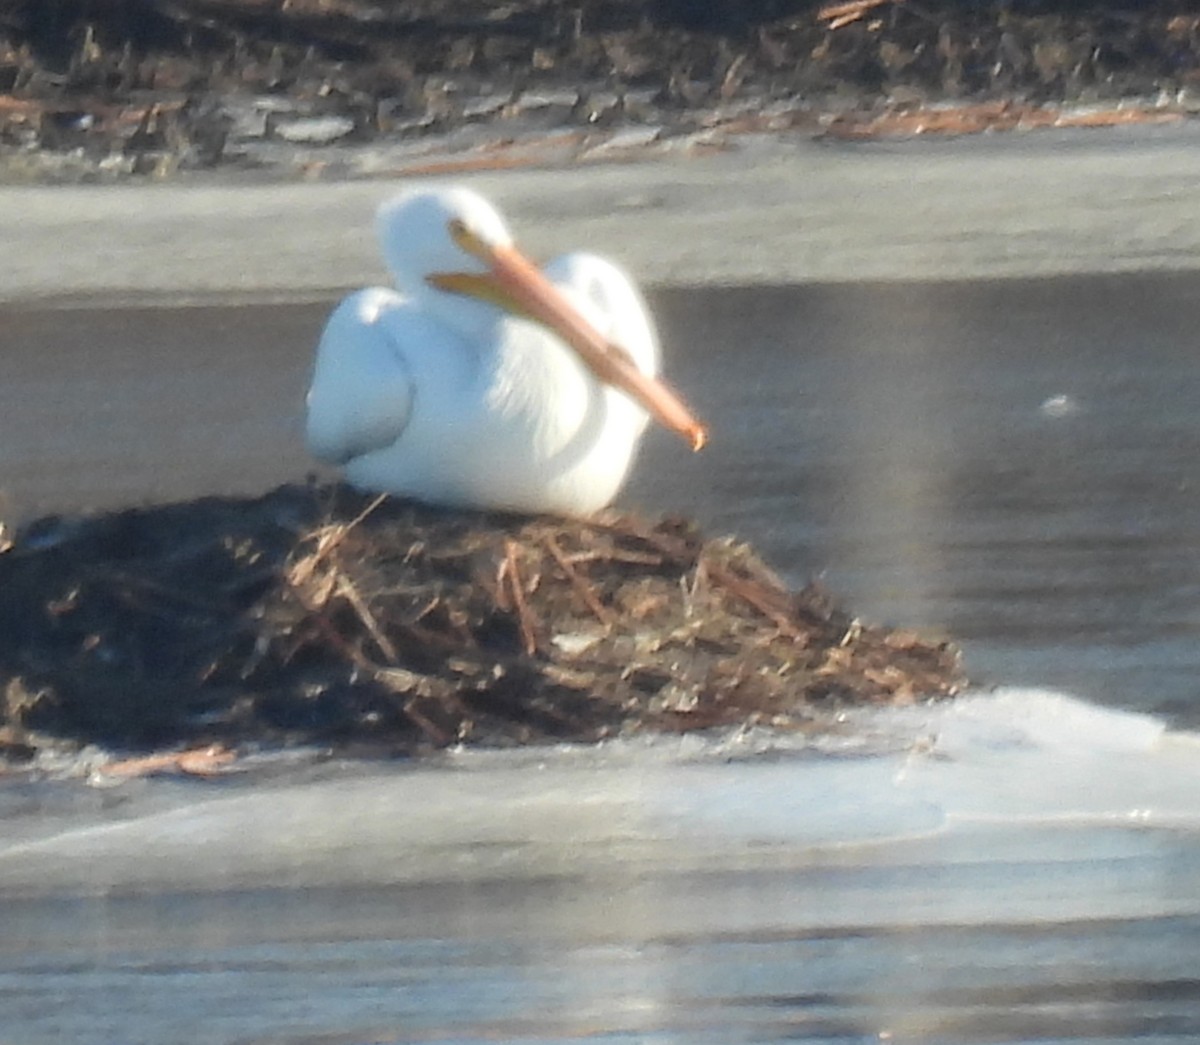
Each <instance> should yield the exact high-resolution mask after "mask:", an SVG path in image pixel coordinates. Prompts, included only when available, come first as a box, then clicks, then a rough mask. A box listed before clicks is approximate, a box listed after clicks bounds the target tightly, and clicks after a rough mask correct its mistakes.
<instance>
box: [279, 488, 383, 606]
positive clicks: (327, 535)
mask: <svg viewBox="0 0 1200 1045" xmlns="http://www.w3.org/2000/svg"><path fill="white" fill-rule="evenodd" d="M387 497H388V495H387V494H385V493H381V494H380V495H379V496H378V497H376V498H375V499H374V500H373V501H371V503H370V504H368V505H367V506H366V507H365V508H364V509H363V510H362V511H361V512H359V513H358V514H357V515H356V516H355V517H354V518H353V519H351V520H350V521H349V522H348V523H345V524H344V525H341V526H324V527H322V528H321V529H320V530H318V531H317V534H319V535H320V536H319V537H318V538H317V550H316V551H314V552H313V553H312V554H311V555H310V556H308V557H307V558H305V559H301V560H300V561H299V562H298V563H295V564H294V565H293V566H292V569H291V570H290V572H289V575H288V582H289V583H290V584H291V585H292V586H293V587H299V586H300V585H302V584H304V583H306V582H307V581H308V580H309V579H310V578H311V577H312V575H313V573H314V572H316V569H317V567H318V566H319V565H320V564H321V562H322V561H323V560H324V559H325V558H326V557H327V556H328V555H329V553H330V552H331V551H333V550H334V549H335V548H336V547H337V546H338V545H339V544H341V543H342V541H344V540H345V539H346V535H347V534H348V533H350V531H351V530H353V529H354V528H355V527H356V526H358V525H359V524H360V523H361V522H362V521H363V520H364V519H365V518H366V517H367V516H368V515H370V514H371V513H372V512H373V511H375V509H376V508H378V507H379V506H380V505H381V504H383V502H384V501H386V500H387ZM317 534H314V536H316V535H317Z"/></svg>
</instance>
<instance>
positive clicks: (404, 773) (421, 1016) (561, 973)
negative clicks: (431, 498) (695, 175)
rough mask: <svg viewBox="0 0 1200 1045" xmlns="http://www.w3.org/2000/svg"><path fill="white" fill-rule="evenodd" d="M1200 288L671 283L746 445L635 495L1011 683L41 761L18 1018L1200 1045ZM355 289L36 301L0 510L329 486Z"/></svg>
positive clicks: (11, 869)
mask: <svg viewBox="0 0 1200 1045" xmlns="http://www.w3.org/2000/svg"><path fill="white" fill-rule="evenodd" d="M1198 292H1200V277H1197V276H1191V275H1171V276H1167V275H1144V276H1137V277H1130V276H1124V277H1119V278H1117V277H1112V278H1108V277H1105V278H1076V279H1063V280H1042V281H1036V282H1022V281H1013V282H1003V283H991V284H981V283H964V284H957V285H955V284H941V285H899V286H841V287H804V288H795V287H789V288H760V289H752V290H746V289H737V290H733V289H730V290H720V289H717V290H706V291H689V292H681V291H674V292H663V293H660V294H659V295H657V296H656V298H655V307H656V310H657V312H658V314H659V315H660V317H661V323H662V327H663V333H664V338H665V341H666V343H667V346H668V369H669V372H670V373H671V374H672V376H673V378H674V380H675V383H676V384H677V385H678V386H679V387H680V388H681V389H682V390H683V391H684V392H685V393H686V394H687V396H688V398H689V399H690V400H691V401H692V403H693V404H694V405H695V406H696V408H697V410H698V411H699V412H700V413H701V414H702V415H703V416H704V417H705V419H706V420H707V421H708V423H709V425H710V428H711V431H712V435H713V438H712V443H711V446H710V448H709V449H708V450H706V451H705V452H704V453H703V454H700V455H696V456H691V455H688V454H686V452H685V451H683V450H681V448H680V447H679V446H678V445H677V441H675V440H672V439H670V438H669V437H667V436H660V435H657V434H655V435H652V436H651V437H650V439H649V440H648V441H647V445H646V448H645V450H644V452H643V455H642V458H641V460H640V462H639V466H638V470H637V473H636V475H635V477H634V479H633V481H632V482H631V484H630V486H629V487H628V489H627V491H626V493H625V495H624V497H623V501H624V503H625V504H627V505H630V506H635V507H640V508H643V509H645V510H647V511H653V512H663V511H674V512H682V513H685V514H688V515H691V516H694V517H696V518H698V519H699V520H700V521H701V522H702V523H704V524H705V526H706V527H707V528H708V529H710V530H712V531H717V532H735V533H737V534H739V535H741V536H744V537H747V538H749V539H751V540H753V541H754V542H755V543H756V544H757V545H758V546H759V547H760V548H761V549H762V550H763V551H764V553H765V554H766V555H767V557H768V558H769V559H770V560H771V561H772V562H773V563H774V564H775V565H776V566H777V567H778V568H779V569H780V570H781V571H782V572H784V573H785V574H786V575H788V576H789V577H790V578H791V579H793V580H795V581H802V580H804V579H806V578H808V577H809V576H813V575H819V576H821V577H822V578H823V579H824V581H825V583H826V584H827V585H828V586H829V587H830V588H832V589H833V590H834V591H836V592H838V593H839V594H840V595H842V596H844V597H845V598H846V599H847V601H848V602H849V603H850V604H851V605H852V606H853V607H854V609H855V610H856V611H857V612H858V613H860V614H861V615H862V616H863V617H864V618H868V619H875V620H886V621H889V622H892V623H897V624H903V625H910V626H916V627H921V628H924V629H931V630H934V631H938V632H944V633H945V634H947V635H949V636H952V637H954V638H955V639H957V640H959V641H960V642H961V643H962V644H963V646H964V648H965V651H966V657H967V664H968V667H969V668H970V669H971V670H972V673H973V674H974V675H975V676H976V677H978V678H980V679H982V680H983V681H984V682H988V683H992V684H995V685H998V686H1000V687H1001V689H1000V692H999V693H998V694H997V695H995V696H990V695H986V694H984V695H980V696H979V697H977V698H969V699H968V700H967V701H966V702H965V703H964V704H963V705H962V709H961V710H957V711H953V712H939V713H936V714H935V713H933V712H930V713H928V714H927V715H926V717H924V718H920V717H919V716H920V715H923V714H926V713H925V712H921V711H918V712H914V715H917V716H918V717H917V718H903V717H901V718H899V719H895V720H893V719H887V718H886V716H881V717H876V718H871V719H869V720H867V719H864V720H861V721H858V720H856V721H853V722H850V723H848V726H847V735H846V736H845V737H843V738H841V739H840V740H839V741H838V743H837V744H836V745H833V746H830V747H827V748H824V749H820V750H816V749H813V748H811V747H805V746H804V745H802V744H800V745H796V746H792V747H789V746H788V745H787V744H783V743H778V742H775V741H772V740H770V739H764V738H762V737H755V738H746V737H721V738H711V739H707V740H697V741H694V742H688V743H678V744H674V745H673V746H672V745H671V744H666V745H657V746H655V745H650V746H648V747H646V748H645V749H636V748H635V749H625V748H620V747H618V748H617V749H615V750H613V751H611V752H606V753H601V754H599V755H591V754H580V753H572V752H570V751H555V752H547V753H545V754H544V755H534V756H528V755H525V756H521V755H496V756H453V757H451V758H449V759H447V760H445V761H444V762H442V763H439V764H437V765H434V766H427V767H423V768H415V769H414V768H412V767H405V766H366V767H363V766H351V765H338V764H333V765H327V766H321V767H313V766H300V767H297V768H295V769H294V770H287V769H282V770H281V769H278V768H276V769H273V770H271V773H270V774H269V775H268V776H266V777H265V778H264V777H261V776H260V777H256V778H255V779H254V780H252V781H246V780H232V781H227V782H224V783H221V784H180V783H175V782H170V781H148V782H137V783H132V784H127V785H123V786H121V787H117V788H107V789H94V788H85V787H83V786H82V785H79V784H77V783H70V784H48V783H27V784H20V785H17V784H9V785H6V786H5V787H3V788H0V815H3V817H4V821H5V823H6V824H7V826H8V829H7V832H6V837H7V839H8V840H9V841H8V842H6V843H5V844H4V845H3V846H0V897H4V903H3V908H2V914H0V917H2V918H3V921H4V924H3V929H2V931H0V1043H3V1045H10V1043H11V1045H18V1043H42V1042H61V1041H87V1042H92V1041H95V1042H114V1043H116V1042H121V1043H134V1042H147V1043H150V1042H166V1041H196V1042H214V1043H215V1042H221V1043H226V1042H229V1043H232V1042H322V1043H324V1042H339V1043H340V1042H373V1041H379V1042H408V1041H463V1042H467V1041H485V1040H486V1041H495V1040H502V1041H539V1042H544V1041H578V1040H588V1041H652V1042H668V1041H671V1042H674V1041H712V1042H733V1041H778V1040H801V1041H820V1042H825V1041H828V1042H845V1041H850V1042H859V1041H862V1042H866V1041H880V1040H887V1041H898V1042H947V1043H951V1042H984V1041H988V1042H991V1041H1005V1042H1018V1041H1038V1042H1050V1041H1055V1042H1057V1041H1071V1042H1102V1041H1103V1042H1113V1041H1133V1040H1136V1041H1147V1042H1153V1041H1191V1040H1195V1039H1196V1038H1197V1037H1200V965H1198V964H1197V960H1196V958H1195V955H1196V953H1197V949H1198V947H1200V834H1198V833H1197V831H1198V829H1200V759H1197V757H1196V755H1197V753H1200V740H1197V738H1195V737H1194V736H1193V735H1192V734H1190V733H1188V732H1187V731H1186V730H1187V729H1188V728H1189V727H1192V726H1195V725H1196V724H1198V723H1200V671H1198V670H1197V669H1198V667H1200V644H1198V643H1197V642H1196V632H1197V627H1196V625H1197V618H1198V615H1200V608H1198V607H1200V535H1198V531H1197V525H1196V523H1197V520H1198V519H1200V514H1198V512H1197V509H1198V508H1200V474H1198V472H1200V464H1198V463H1197V462H1200V421H1198V420H1197V417H1196V410H1195V404H1196V403H1197V402H1200V356H1198V354H1197V352H1196V350H1195V338H1196V331H1197V330H1200V293H1198ZM327 308H328V304H327V303H322V304H320V305H316V306H302V307H288V308H283V307H272V308H238V309H222V308H195V309H188V310H178V311H166V310H164V311H154V310H147V311H133V310H130V311H86V310H75V311H44V312H37V311H20V310H14V311H9V312H7V313H5V314H3V315H0V329H2V330H3V331H4V344H5V356H6V381H5V382H4V384H3V387H0V417H2V418H3V421H2V422H0V423H2V424H3V432H4V438H3V461H4V471H5V475H6V482H5V487H4V493H5V495H6V497H7V498H8V510H7V512H6V515H7V516H8V517H9V518H23V517H24V518H27V517H30V516H32V515H37V514H41V513H45V512H50V511H74V510H77V509H80V508H83V507H109V506H114V505H120V504H128V503H130V502H136V501H138V500H161V499H165V498H176V497H186V496H192V495H195V494H198V493H207V492H255V491H258V490H261V489H262V488H263V487H264V486H266V485H268V484H271V483H274V482H280V481H285V480H288V479H295V478H298V477H300V476H302V475H303V474H304V473H305V471H306V469H308V467H309V465H308V463H307V462H306V461H305V460H304V458H303V456H302V454H301V452H300V451H299V449H298V432H299V423H300V414H299V405H300V400H301V397H302V393H303V388H304V385H305V380H306V376H307V368H308V363H309V352H310V346H311V344H312V343H313V340H314V338H315V335H316V333H317V331H318V330H319V326H320V323H321V319H322V317H323V315H324V314H325V312H326V311H327ZM1019 687H1029V688H1026V689H1024V690H1022V689H1020V688H1019ZM1069 694H1070V695H1074V697H1072V696H1069ZM1075 698H1078V699H1075ZM864 737H869V738H871V739H869V740H864V739H863V738H864Z"/></svg>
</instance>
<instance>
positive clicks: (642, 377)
mask: <svg viewBox="0 0 1200 1045" xmlns="http://www.w3.org/2000/svg"><path fill="white" fill-rule="evenodd" d="M377 227H378V230H379V239H380V244H381V246H382V250H383V256H384V260H385V261H386V263H387V265H388V268H389V269H390V270H391V272H392V275H393V277H394V278H395V280H396V283H397V286H398V287H399V288H400V289H401V290H404V291H406V292H408V293H410V294H413V295H415V296H419V297H421V298H422V299H424V300H425V302H426V303H427V304H429V305H430V306H432V307H433V308H435V309H436V310H437V312H438V313H439V314H440V315H441V316H442V317H443V319H445V320H446V321H447V322H449V323H450V324H451V325H452V326H453V327H454V328H456V329H458V330H459V331H461V332H463V333H465V334H468V335H470V334H475V333H478V332H480V331H481V330H483V329H486V328H487V327H488V326H490V325H491V324H492V323H494V322H495V320H496V318H497V317H498V316H499V315H500V314H501V313H503V312H508V313H511V314H514V315H519V316H523V317H525V318H527V319H531V320H533V321H534V322H537V323H540V324H542V325H543V326H545V327H546V328H548V329H549V330H550V331H552V332H553V333H555V334H557V335H558V336H559V337H560V338H561V339H562V340H563V341H564V342H565V343H566V344H568V345H569V346H570V347H571V348H573V349H574V350H575V352H576V353H577V354H578V355H579V357H580V359H581V360H582V361H583V363H584V365H585V366H587V367H588V368H589V369H590V370H591V371H592V373H593V374H594V375H595V376H596V378H597V379H598V380H600V381H603V382H606V383H607V384H610V385H612V386H613V387H614V388H619V389H621V390H622V391H623V392H625V393H626V394H627V395H628V396H630V397H631V398H632V399H634V400H635V401H636V402H638V403H639V404H640V405H641V406H642V407H643V408H645V410H646V411H647V412H648V413H649V414H650V415H651V416H652V417H654V418H656V419H657V420H658V421H659V423H661V424H662V425H664V426H665V427H666V428H668V429H670V430H671V431H674V432H676V433H678V434H679V435H681V436H682V437H683V438H684V439H686V440H687V441H688V443H689V444H690V445H691V447H692V449H693V450H699V449H700V448H701V447H702V446H704V444H705V441H706V440H707V437H708V436H707V432H706V430H705V428H704V426H703V425H702V424H701V423H700V422H699V421H697V420H696V418H695V417H694V416H693V415H692V413H691V411H690V410H689V409H688V408H687V407H686V406H685V405H684V404H683V402H682V401H681V400H680V399H679V397H678V396H676V395H675V393H674V392H672V391H671V390H670V389H669V388H667V386H666V385H664V384H663V383H662V382H661V381H659V380H658V379H656V378H654V377H651V376H649V375H647V374H645V373H643V372H642V371H641V370H640V369H638V367H637V366H636V364H634V362H633V361H632V359H631V358H630V356H629V354H628V353H627V352H626V351H625V350H624V349H623V348H621V346H619V345H616V344H613V343H612V342H610V341H609V340H608V339H607V338H605V337H604V336H603V335H602V334H601V333H600V332H599V331H597V330H596V329H595V327H594V326H593V325H592V324H591V323H590V322H589V321H588V320H587V319H586V318H584V316H583V314H582V313H580V312H579V310H578V309H577V308H576V307H575V306H574V305H573V304H572V303H571V302H570V301H569V300H568V299H567V298H566V297H565V296H564V295H563V294H562V293H561V292H560V291H559V290H558V289H557V288H556V287H555V286H554V284H552V283H551V282H550V280H549V279H547V278H546V276H545V275H544V274H543V273H542V271H541V270H540V269H539V268H538V267H537V266H536V265H535V264H533V262H531V261H530V260H529V259H528V258H527V257H526V256H525V255H524V254H522V253H521V252H520V251H519V250H518V249H517V248H516V246H515V245H514V243H513V238H512V235H511V234H510V233H509V231H508V227H507V226H506V225H505V223H504V219H503V218H502V217H501V216H500V214H499V213H498V212H497V211H496V209H495V208H494V207H493V206H492V205H491V204H490V203H488V201H487V200H485V199H484V198H483V197H482V196H480V195H479V194H478V193H475V192H472V191H471V190H470V189H466V188H462V187H456V188H446V189H434V190H428V189H426V190H415V191H412V192H407V193H404V194H402V195H400V196H397V197H396V198H394V199H392V200H390V201H388V202H387V203H385V204H384V205H383V206H382V207H381V208H380V210H379V215H378V221H377ZM497 310H499V311H497Z"/></svg>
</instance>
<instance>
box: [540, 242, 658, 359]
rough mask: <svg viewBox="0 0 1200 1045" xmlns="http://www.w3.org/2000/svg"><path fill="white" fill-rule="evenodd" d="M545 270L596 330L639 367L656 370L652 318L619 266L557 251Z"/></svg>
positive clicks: (640, 296)
mask: <svg viewBox="0 0 1200 1045" xmlns="http://www.w3.org/2000/svg"><path fill="white" fill-rule="evenodd" d="M545 272H546V276H547V277H548V278H549V279H550V281H551V282H552V283H553V284H554V285H555V286H557V287H558V288H559V289H560V290H562V291H563V292H564V293H566V294H567V295H569V296H570V297H571V299H572V300H573V301H574V302H575V303H576V305H578V306H579V307H581V308H582V309H583V312H584V314H585V315H586V316H587V318H588V319H589V320H590V321H591V322H592V324H593V325H594V326H595V327H596V329H597V330H599V331H600V332H601V333H602V334H603V335H604V336H605V337H607V338H610V339H611V340H612V342H613V343H614V344H615V345H617V346H618V347H620V348H622V349H624V351H625V352H626V353H628V355H629V356H630V358H631V359H632V360H633V362H634V363H635V364H636V365H637V367H638V369H639V370H641V371H642V372H643V373H645V374H649V375H651V376H653V375H655V374H657V373H658V368H659V354H660V352H659V345H658V334H657V332H656V331H655V329H654V321H653V320H652V319H651V318H650V310H649V309H648V308H647V307H646V303H645V301H644V300H643V299H642V295H641V293H640V292H639V291H638V288H637V285H636V284H635V283H634V282H633V280H632V279H631V278H630V277H629V276H628V275H627V274H626V273H625V272H624V271H623V270H622V269H621V268H619V267H618V266H617V265H614V264H613V263H612V262H611V261H609V260H608V259H607V258H602V257H599V256H598V255H596V254H589V253H586V252H583V251H579V252H573V253H570V254H561V255H559V256H558V257H556V258H555V259H554V260H553V261H551V262H550V263H549V264H547V265H546V268H545Z"/></svg>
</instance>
